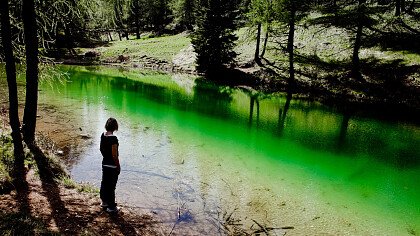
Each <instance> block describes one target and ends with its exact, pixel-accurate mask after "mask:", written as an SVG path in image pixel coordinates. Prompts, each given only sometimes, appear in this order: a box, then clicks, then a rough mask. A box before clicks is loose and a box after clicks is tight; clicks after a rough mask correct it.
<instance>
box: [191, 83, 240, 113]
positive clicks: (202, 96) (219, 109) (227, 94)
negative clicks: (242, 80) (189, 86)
mask: <svg viewBox="0 0 420 236" xmlns="http://www.w3.org/2000/svg"><path fill="white" fill-rule="evenodd" d="M232 92H233V89H232V88H227V87H221V86H216V85H215V84H214V83H212V82H210V81H207V80H205V79H197V80H196V81H195V86H194V97H193V100H192V106H193V109H194V110H195V111H198V112H200V113H204V114H207V115H212V116H218V117H223V118H225V117H230V116H233V115H232V114H231V112H232V111H231V109H230V104H231V102H232Z"/></svg>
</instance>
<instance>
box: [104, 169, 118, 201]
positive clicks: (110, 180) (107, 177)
mask: <svg viewBox="0 0 420 236" xmlns="http://www.w3.org/2000/svg"><path fill="white" fill-rule="evenodd" d="M118 174H119V173H118V171H117V169H116V168H110V167H102V182H101V191H100V196H101V199H102V202H103V203H106V204H108V206H109V207H111V208H112V207H115V206H116V205H117V204H115V187H116V186H117V181H118Z"/></svg>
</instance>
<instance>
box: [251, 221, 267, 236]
mask: <svg viewBox="0 0 420 236" xmlns="http://www.w3.org/2000/svg"><path fill="white" fill-rule="evenodd" d="M252 221H254V223H255V224H257V225H258V226H259V227H260V228H261V229H262V230H263V231H264V233H265V234H266V235H270V234H269V233H268V231H267V229H266V228H265V227H264V226H262V225H261V224H260V223H258V222H257V221H256V220H252Z"/></svg>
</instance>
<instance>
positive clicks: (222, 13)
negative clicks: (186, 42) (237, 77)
mask: <svg viewBox="0 0 420 236" xmlns="http://www.w3.org/2000/svg"><path fill="white" fill-rule="evenodd" d="M199 8H200V11H199V12H198V18H197V29H196V30H195V32H194V33H193V34H192V36H191V42H192V44H193V46H194V50H195V52H196V53H197V61H196V62H197V70H198V71H199V72H203V73H206V74H209V73H217V72H218V71H220V70H221V69H223V68H224V67H225V66H227V65H230V64H232V63H233V62H234V61H235V57H236V56H237V54H236V52H234V51H233V48H234V47H235V41H236V40H237V39H238V37H237V36H236V35H235V33H234V31H235V30H236V28H237V16H238V5H237V2H236V1H230V0H201V1H200V6H199Z"/></svg>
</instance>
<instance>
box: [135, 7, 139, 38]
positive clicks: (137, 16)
mask: <svg viewBox="0 0 420 236" xmlns="http://www.w3.org/2000/svg"><path fill="white" fill-rule="evenodd" d="M134 10H135V18H136V19H135V20H136V38H137V39H140V19H139V18H140V16H139V9H138V8H136V9H134Z"/></svg>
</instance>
